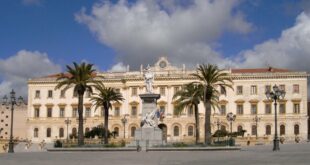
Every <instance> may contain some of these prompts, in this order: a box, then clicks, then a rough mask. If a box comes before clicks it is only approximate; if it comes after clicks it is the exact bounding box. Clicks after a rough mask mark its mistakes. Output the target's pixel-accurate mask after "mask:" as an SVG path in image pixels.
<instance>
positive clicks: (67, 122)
mask: <svg viewBox="0 0 310 165" xmlns="http://www.w3.org/2000/svg"><path fill="white" fill-rule="evenodd" d="M65 123H66V125H67V143H68V142H69V124H71V120H70V119H69V118H67V119H66V120H65Z"/></svg>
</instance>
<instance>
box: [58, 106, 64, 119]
mask: <svg viewBox="0 0 310 165" xmlns="http://www.w3.org/2000/svg"><path fill="white" fill-rule="evenodd" d="M59 117H65V108H63V107H62V108H60V109H59Z"/></svg>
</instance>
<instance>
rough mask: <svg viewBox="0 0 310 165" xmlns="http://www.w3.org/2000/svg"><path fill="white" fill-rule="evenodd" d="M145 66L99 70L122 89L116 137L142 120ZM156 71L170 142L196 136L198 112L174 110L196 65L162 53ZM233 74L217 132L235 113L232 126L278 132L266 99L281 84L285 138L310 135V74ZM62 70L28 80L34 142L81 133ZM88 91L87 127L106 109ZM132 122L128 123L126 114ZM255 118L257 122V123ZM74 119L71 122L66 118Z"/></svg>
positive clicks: (129, 133)
mask: <svg viewBox="0 0 310 165" xmlns="http://www.w3.org/2000/svg"><path fill="white" fill-rule="evenodd" d="M143 70H144V69H143V66H141V69H140V71H129V68H127V71H124V72H104V73H98V74H100V75H102V76H104V77H105V78H104V79H103V80H102V82H103V83H104V84H105V85H106V86H108V87H113V88H115V89H116V90H117V91H119V92H120V93H122V95H123V97H124V98H125V100H124V101H123V102H121V103H120V104H117V103H114V104H113V107H112V110H111V113H110V114H111V115H110V117H109V129H110V130H112V131H115V132H117V133H116V138H118V139H123V138H124V137H125V138H126V139H127V140H128V141H129V140H132V139H133V138H134V132H135V129H136V128H138V127H139V125H140V120H141V100H140V98H139V94H143V93H145V90H146V89H145V83H144V78H143ZM151 70H152V72H154V73H155V80H154V86H153V88H154V89H153V91H154V93H159V94H160V95H161V98H160V99H159V100H158V102H157V105H158V109H160V110H162V111H164V116H165V117H164V119H163V120H162V121H160V123H159V127H160V128H161V129H162V130H163V132H164V133H163V134H164V138H165V139H166V140H167V141H168V142H169V141H172V142H175V141H191V140H194V135H195V132H194V131H195V129H194V123H195V120H194V113H193V111H192V110H191V109H185V110H184V111H183V113H181V114H175V113H174V105H175V102H174V100H173V99H172V97H173V95H174V93H175V92H176V91H178V90H180V89H181V87H182V85H184V84H186V83H190V82H193V81H196V79H194V77H192V76H190V74H191V73H194V72H195V70H187V69H186V68H185V66H184V65H183V67H181V68H178V67H174V66H172V65H171V64H170V63H169V62H168V61H167V59H166V58H160V59H159V61H157V62H156V63H155V64H154V65H153V66H151ZM227 72H228V73H229V74H230V76H231V78H232V79H233V88H234V90H231V89H228V91H227V94H226V95H225V94H223V93H222V95H221V96H220V102H219V107H220V108H219V109H215V110H213V111H212V114H213V115H212V119H211V120H212V132H213V133H214V131H215V130H216V129H217V128H218V127H217V121H218V123H219V125H220V128H221V129H227V130H230V125H229V123H228V121H227V120H226V114H227V113H229V112H232V113H234V114H236V116H237V117H236V120H235V121H234V122H233V124H232V130H233V131H237V130H241V129H243V130H246V131H247V132H246V133H245V134H246V136H251V137H252V136H253V137H255V136H256V134H257V136H258V137H271V138H270V139H272V137H273V134H274V106H273V102H271V101H269V100H267V99H266V96H265V91H266V90H270V88H272V86H273V85H275V84H276V85H278V86H279V87H280V88H281V89H283V90H285V91H286V96H285V99H284V100H281V101H280V102H279V104H278V112H279V113H278V114H279V115H278V127H279V128H278V130H279V134H280V136H281V137H283V138H285V139H287V140H293V139H294V138H295V137H296V136H298V137H300V138H301V139H302V140H306V138H307V130H308V128H307V127H308V126H307V119H308V116H307V76H308V75H307V73H306V72H295V71H289V70H286V69H276V68H261V69H230V70H227ZM56 78H57V75H51V76H47V77H42V78H34V79H31V80H29V82H28V123H27V124H28V130H27V135H28V138H29V139H32V141H34V142H39V141H42V140H45V141H47V142H49V141H52V140H54V139H56V138H60V139H65V138H66V137H67V126H68V134H76V133H77V128H78V125H77V124H78V123H77V103H78V99H77V97H76V94H74V93H73V89H69V90H67V91H66V92H64V91H62V90H55V89H54V88H55V85H56ZM89 98H90V94H89V93H88V92H86V94H85V99H84V117H85V121H84V122H85V124H84V128H85V131H89V130H90V129H91V128H92V127H94V126H97V125H100V124H102V123H103V110H102V109H97V110H95V109H93V107H92V103H91V102H90V101H89ZM124 117H126V119H127V122H126V123H123V122H122V118H124ZM199 118H200V138H201V139H203V135H204V132H203V131H204V123H203V122H204V106H203V104H202V103H201V104H200V105H199ZM255 118H257V119H258V122H257V123H256V122H255ZM66 119H69V120H71V123H70V124H68V125H66V124H65V120H66Z"/></svg>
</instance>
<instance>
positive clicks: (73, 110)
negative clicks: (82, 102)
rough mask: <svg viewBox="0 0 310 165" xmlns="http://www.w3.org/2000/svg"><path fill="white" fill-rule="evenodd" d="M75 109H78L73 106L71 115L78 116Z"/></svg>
mask: <svg viewBox="0 0 310 165" xmlns="http://www.w3.org/2000/svg"><path fill="white" fill-rule="evenodd" d="M77 111H78V109H77V108H73V109H72V117H78V116H77V114H78V112H77Z"/></svg>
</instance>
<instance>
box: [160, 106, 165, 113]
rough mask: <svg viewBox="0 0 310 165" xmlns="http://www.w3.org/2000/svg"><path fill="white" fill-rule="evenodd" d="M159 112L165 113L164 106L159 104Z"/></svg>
mask: <svg viewBox="0 0 310 165" xmlns="http://www.w3.org/2000/svg"><path fill="white" fill-rule="evenodd" d="M159 112H160V114H165V106H163V105H162V106H160V107H159Z"/></svg>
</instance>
